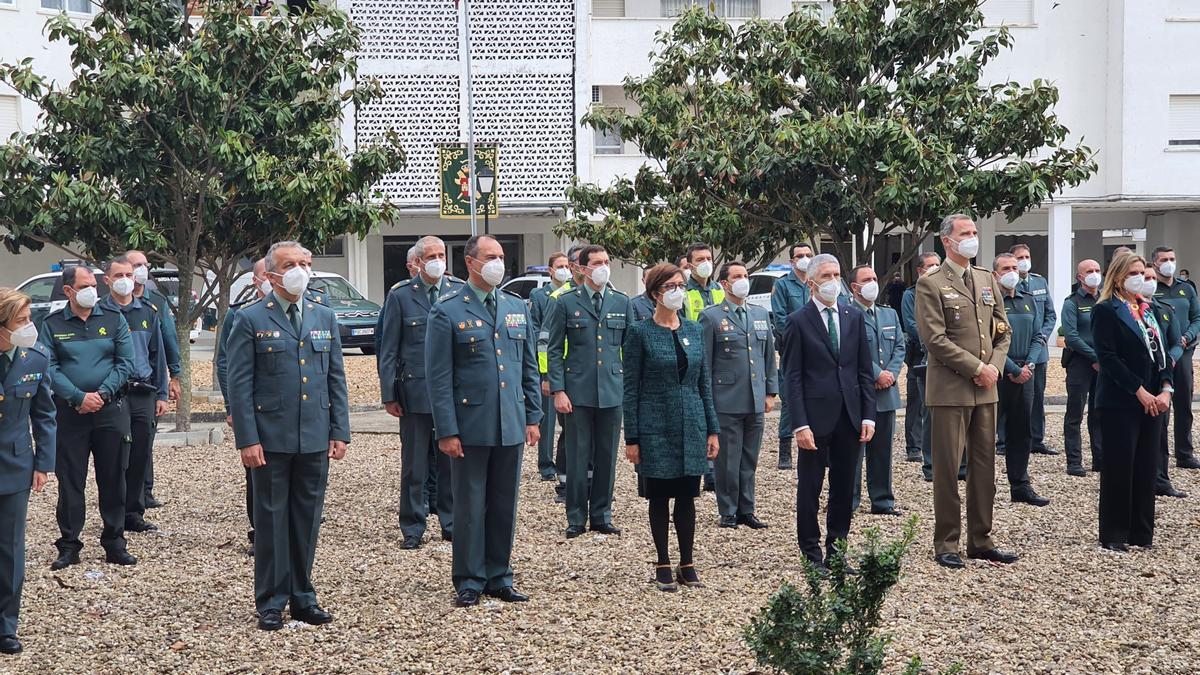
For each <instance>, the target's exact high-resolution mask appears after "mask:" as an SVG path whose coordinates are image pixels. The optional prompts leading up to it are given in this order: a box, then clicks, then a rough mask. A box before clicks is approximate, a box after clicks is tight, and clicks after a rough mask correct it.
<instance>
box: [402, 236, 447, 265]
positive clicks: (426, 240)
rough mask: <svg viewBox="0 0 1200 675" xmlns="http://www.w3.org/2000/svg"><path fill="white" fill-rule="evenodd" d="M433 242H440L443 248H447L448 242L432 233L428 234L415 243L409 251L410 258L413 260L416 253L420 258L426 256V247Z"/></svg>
mask: <svg viewBox="0 0 1200 675" xmlns="http://www.w3.org/2000/svg"><path fill="white" fill-rule="evenodd" d="M431 244H438V245H440V246H441V247H442V248H443V249H444V248H446V242H444V241H442V240H441V238H440V237H435V236H433V235H432V234H427V235H425V236H424V237H421V238H420V239H418V240H417V243H415V244H413V247H412V249H411V250H410V251H409V258H408V259H409V260H412V256H413V254H415V255H416V256H417V257H418V258H424V257H425V249H426V247H428V246H430V245H431Z"/></svg>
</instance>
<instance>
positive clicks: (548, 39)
mask: <svg viewBox="0 0 1200 675" xmlns="http://www.w3.org/2000/svg"><path fill="white" fill-rule="evenodd" d="M350 11H351V16H352V18H353V19H354V21H355V22H356V23H357V24H358V25H359V26H360V27H361V28H362V30H363V41H362V52H361V54H360V69H359V72H360V73H361V74H363V75H374V76H375V77H378V78H379V79H380V81H381V83H382V84H383V86H384V89H385V90H386V91H387V98H386V99H384V100H383V101H380V102H379V103H377V104H375V105H372V106H369V107H367V108H364V109H363V110H360V111H359V114H358V122H357V131H358V138H359V140H360V141H368V140H370V139H371V138H374V137H377V136H378V135H379V134H380V133H382V132H383V131H384V130H385V129H387V128H388V127H393V128H395V129H396V130H397V131H398V132H399V133H400V135H401V138H402V139H403V142H404V145H405V149H406V150H407V151H408V156H409V163H408V167H407V168H406V169H405V171H404V172H403V173H401V174H399V175H395V176H390V177H388V179H386V180H385V181H383V183H381V185H380V188H381V189H382V190H383V191H384V192H385V193H387V194H389V196H391V197H392V198H393V199H395V200H396V201H398V202H399V203H401V204H405V205H410V206H416V205H429V206H432V205H436V204H437V201H438V173H437V169H436V158H437V146H438V145H439V144H443V143H456V142H460V141H465V139H466V120H465V119H461V118H460V117H461V116H460V109H461V110H464V111H465V109H466V105H465V101H463V97H465V96H466V91H465V87H462V86H461V82H460V79H461V78H460V73H461V64H460V63H459V35H458V16H459V15H458V12H457V10H456V9H455V7H454V3H453V2H452V1H451V0H352V2H351V3H350ZM471 25H472V30H471V51H472V53H473V56H474V58H473V59H472V68H473V71H474V73H473V77H474V84H475V139H476V142H478V143H481V144H497V145H499V147H500V171H499V176H498V189H499V193H500V198H501V205H503V204H504V203H505V202H508V203H514V202H525V203H528V202H548V203H558V202H560V201H561V200H562V198H563V191H564V189H565V188H566V186H567V184H568V183H569V182H570V180H571V177H572V176H573V175H574V173H575V160H574V145H575V131H576V129H575V127H576V125H575V112H574V107H575V92H574V78H573V68H574V53H575V3H574V0H472V2H471ZM460 101H461V102H462V103H461V107H460Z"/></svg>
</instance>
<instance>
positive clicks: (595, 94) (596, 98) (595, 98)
mask: <svg viewBox="0 0 1200 675" xmlns="http://www.w3.org/2000/svg"><path fill="white" fill-rule="evenodd" d="M592 103H604V97H603V96H601V95H600V85H598V84H593V85H592Z"/></svg>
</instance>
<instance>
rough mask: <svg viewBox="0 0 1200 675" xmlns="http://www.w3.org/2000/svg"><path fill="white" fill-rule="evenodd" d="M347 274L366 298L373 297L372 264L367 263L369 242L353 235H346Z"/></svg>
mask: <svg viewBox="0 0 1200 675" xmlns="http://www.w3.org/2000/svg"><path fill="white" fill-rule="evenodd" d="M345 249H346V272H347V274H348V275H349V276H350V279H349V281H350V283H351V284H353V286H354V287H355V288H357V289H358V292H359V293H362V294H363V296H364V297H368V298H369V297H371V288H370V287H371V284H370V281H371V275H370V264H369V263H368V261H367V255H368V252H367V242H365V241H363V240H361V239H359V238H358V237H356V236H355V235H353V234H347V235H346V245H345Z"/></svg>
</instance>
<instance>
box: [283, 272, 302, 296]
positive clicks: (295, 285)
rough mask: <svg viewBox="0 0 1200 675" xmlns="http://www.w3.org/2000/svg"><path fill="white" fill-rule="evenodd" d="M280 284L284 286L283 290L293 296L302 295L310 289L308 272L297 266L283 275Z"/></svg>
mask: <svg viewBox="0 0 1200 675" xmlns="http://www.w3.org/2000/svg"><path fill="white" fill-rule="evenodd" d="M280 282H281V283H282V284H283V290H285V291H287V292H288V293H290V294H292V295H300V294H301V293H303V292H304V290H305V289H306V288H308V270H306V269H304V267H302V266H300V265H296V266H295V267H293V268H292V269H290V270H288V271H287V272H284V273H283V277H282V278H281V279H280Z"/></svg>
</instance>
